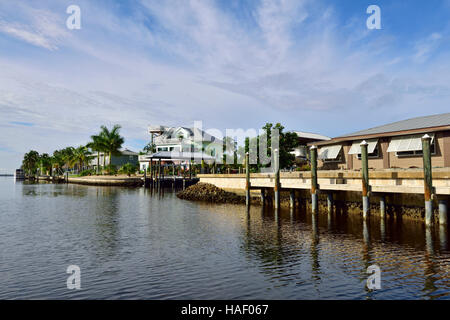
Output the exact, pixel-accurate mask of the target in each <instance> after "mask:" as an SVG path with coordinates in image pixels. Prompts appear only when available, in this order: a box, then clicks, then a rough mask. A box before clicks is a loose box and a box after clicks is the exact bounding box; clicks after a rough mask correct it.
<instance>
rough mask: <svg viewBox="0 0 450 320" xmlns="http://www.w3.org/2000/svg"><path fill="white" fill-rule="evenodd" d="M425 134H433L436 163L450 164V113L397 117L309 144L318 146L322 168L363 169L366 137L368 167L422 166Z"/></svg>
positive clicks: (439, 164) (433, 159) (441, 165)
mask: <svg viewBox="0 0 450 320" xmlns="http://www.w3.org/2000/svg"><path fill="white" fill-rule="evenodd" d="M424 134H428V135H430V136H431V138H432V140H431V152H432V165H433V167H450V113H444V114H437V115H431V116H424V117H417V118H412V119H407V120H402V121H397V122H393V123H389V124H385V125H381V126H378V127H374V128H370V129H366V130H361V131H357V132H353V133H350V134H346V135H342V136H339V137H336V138H332V139H330V140H326V141H318V142H313V143H308V145H309V146H311V145H316V146H317V147H318V159H319V167H320V168H322V169H347V170H359V169H361V148H360V143H361V142H362V141H363V140H365V141H366V142H367V143H368V155H369V160H368V161H369V168H373V169H389V168H422V167H423V160H422V142H421V138H422V136H423V135H424Z"/></svg>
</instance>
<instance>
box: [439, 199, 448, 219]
mask: <svg viewBox="0 0 450 320" xmlns="http://www.w3.org/2000/svg"><path fill="white" fill-rule="evenodd" d="M439 224H440V225H446V224H447V201H445V200H439Z"/></svg>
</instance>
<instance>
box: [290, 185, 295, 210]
mask: <svg viewBox="0 0 450 320" xmlns="http://www.w3.org/2000/svg"><path fill="white" fill-rule="evenodd" d="M289 206H290V208H291V209H294V208H295V189H291V191H290V193H289Z"/></svg>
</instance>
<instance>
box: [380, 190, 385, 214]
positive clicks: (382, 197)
mask: <svg viewBox="0 0 450 320" xmlns="http://www.w3.org/2000/svg"><path fill="white" fill-rule="evenodd" d="M380 216H381V218H382V219H384V218H385V217H386V196H385V195H384V194H383V195H381V196H380Z"/></svg>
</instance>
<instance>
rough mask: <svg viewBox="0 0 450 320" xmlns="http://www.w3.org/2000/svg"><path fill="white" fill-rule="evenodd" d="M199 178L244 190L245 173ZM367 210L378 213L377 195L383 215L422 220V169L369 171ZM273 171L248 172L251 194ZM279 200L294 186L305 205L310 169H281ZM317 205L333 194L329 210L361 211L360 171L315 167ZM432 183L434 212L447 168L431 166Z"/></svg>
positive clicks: (269, 184)
mask: <svg viewBox="0 0 450 320" xmlns="http://www.w3.org/2000/svg"><path fill="white" fill-rule="evenodd" d="M198 176H199V178H200V182H205V183H211V184H213V185H215V186H217V187H219V188H222V189H224V190H227V191H232V192H235V193H238V194H243V192H244V190H245V174H203V175H202V174H200V175H198ZM369 177H370V185H371V188H372V191H371V195H370V198H369V199H370V213H371V214H375V215H379V214H380V198H381V197H382V196H383V197H385V199H386V206H387V212H386V213H387V215H388V216H394V217H408V218H413V219H418V220H423V217H424V212H425V210H424V182H423V171H422V170H420V169H419V170H415V169H409V170H392V169H391V170H380V171H374V170H371V171H370V172H369ZM274 183H275V179H274V175H273V174H267V173H255V174H251V175H250V184H251V188H252V197H255V196H257V195H258V194H259V193H260V191H259V190H260V189H262V188H264V189H266V192H268V193H269V194H270V192H272V188H273V187H274ZM280 184H281V190H282V195H281V198H282V199H281V200H282V201H281V204H282V206H289V191H291V190H294V192H295V198H296V205H298V206H306V207H309V206H310V205H311V204H310V200H311V194H310V188H311V173H310V172H282V173H281V176H280ZM318 184H319V206H320V207H321V208H322V209H323V210H325V212H326V209H327V194H328V193H332V194H333V198H334V204H333V210H335V211H342V212H348V213H358V214H361V211H362V203H361V192H362V181H361V172H359V171H343V170H330V171H328V170H327V171H318ZM433 186H434V187H435V189H436V194H435V197H434V202H435V205H434V208H435V209H434V210H435V216H438V214H437V208H438V201H439V200H447V201H449V200H450V169H449V168H444V169H433Z"/></svg>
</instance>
